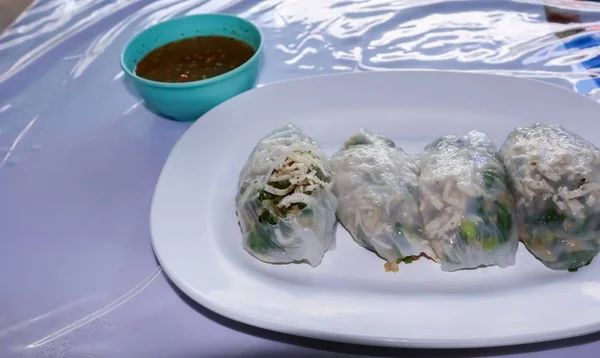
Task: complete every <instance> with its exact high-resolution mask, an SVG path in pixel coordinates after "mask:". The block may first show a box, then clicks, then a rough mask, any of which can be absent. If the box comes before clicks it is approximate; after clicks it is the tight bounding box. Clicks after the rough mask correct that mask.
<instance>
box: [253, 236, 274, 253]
mask: <svg viewBox="0 0 600 358" xmlns="http://www.w3.org/2000/svg"><path fill="white" fill-rule="evenodd" d="M263 234H264V233H263ZM248 244H249V245H250V249H252V251H255V252H259V253H263V254H264V253H265V252H267V251H269V250H270V249H271V246H272V245H271V243H270V242H269V240H268V239H266V238H264V237H263V236H262V235H261V234H259V232H258V231H253V232H252V234H250V237H249V238H248Z"/></svg>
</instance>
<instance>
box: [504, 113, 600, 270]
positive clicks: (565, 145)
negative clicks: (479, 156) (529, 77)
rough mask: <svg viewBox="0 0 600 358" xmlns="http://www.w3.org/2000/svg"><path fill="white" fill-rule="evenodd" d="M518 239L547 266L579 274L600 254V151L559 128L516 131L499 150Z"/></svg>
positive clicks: (548, 127) (552, 126) (537, 127)
mask: <svg viewBox="0 0 600 358" xmlns="http://www.w3.org/2000/svg"><path fill="white" fill-rule="evenodd" d="M500 157H501V159H502V161H503V163H504V166H505V167H506V170H507V172H508V175H509V177H510V186H511V190H512V192H513V194H514V198H515V201H516V212H517V218H518V225H519V236H520V238H521V240H522V241H523V242H524V243H525V245H526V246H527V248H528V249H529V251H531V253H533V255H534V256H535V257H536V258H538V259H539V260H540V261H541V262H542V263H544V264H545V265H546V266H548V267H550V268H552V269H556V270H576V269H578V268H579V267H582V266H584V265H587V264H589V263H590V261H591V260H592V259H593V258H594V256H595V255H596V254H597V253H598V249H599V238H600V151H599V150H598V148H596V146H594V145H593V144H592V143H590V142H588V141H586V140H585V139H583V138H581V137H580V136H578V135H576V134H574V133H571V132H569V131H567V130H565V129H564V128H562V127H560V126H557V125H546V124H534V125H532V126H530V127H519V128H517V129H515V130H514V131H513V132H512V133H511V134H510V135H509V136H508V138H507V139H506V141H505V142H504V145H503V146H502V148H501V150H500Z"/></svg>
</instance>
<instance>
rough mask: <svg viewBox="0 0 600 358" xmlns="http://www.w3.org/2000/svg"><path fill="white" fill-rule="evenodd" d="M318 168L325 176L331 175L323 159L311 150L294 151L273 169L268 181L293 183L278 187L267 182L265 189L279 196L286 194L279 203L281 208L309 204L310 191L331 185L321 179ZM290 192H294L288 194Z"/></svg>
mask: <svg viewBox="0 0 600 358" xmlns="http://www.w3.org/2000/svg"><path fill="white" fill-rule="evenodd" d="M317 170H320V171H321V173H323V175H324V176H325V177H329V175H330V174H329V172H328V171H327V170H326V169H325V166H324V165H323V161H322V160H321V159H320V158H319V157H317V156H316V155H314V154H313V153H312V152H311V151H310V150H299V151H293V152H291V153H290V154H289V155H288V156H287V157H286V158H285V160H284V161H282V162H281V163H280V164H279V165H278V166H277V167H276V168H275V169H274V170H273V173H272V174H271V177H270V178H269V180H268V182H281V181H285V180H288V181H289V182H290V184H291V185H290V186H289V187H287V188H286V189H276V188H273V187H272V186H271V185H268V184H267V185H265V188H264V190H265V191H267V192H269V193H271V194H274V195H277V196H285V197H284V198H283V199H281V201H280V202H279V203H278V204H277V206H278V207H280V208H288V207H290V205H292V204H299V203H302V204H306V205H309V204H310V203H311V199H312V198H311V197H310V195H309V194H310V193H312V192H313V191H315V190H316V189H317V188H320V187H327V186H329V185H330V184H328V183H326V182H325V181H323V180H321V179H319V177H318V176H317ZM292 192H293V193H292ZM290 193H292V194H291V195H288V194H290ZM306 193H309V194H306ZM286 195H287V196H286Z"/></svg>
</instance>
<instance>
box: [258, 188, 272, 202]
mask: <svg viewBox="0 0 600 358" xmlns="http://www.w3.org/2000/svg"><path fill="white" fill-rule="evenodd" d="M274 196H275V195H273V194H271V193H269V192H266V191H264V190H261V191H260V194H258V198H259V199H260V200H261V201H263V200H271V199H273V197H274Z"/></svg>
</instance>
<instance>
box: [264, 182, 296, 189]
mask: <svg viewBox="0 0 600 358" xmlns="http://www.w3.org/2000/svg"><path fill="white" fill-rule="evenodd" d="M269 185H270V186H272V187H273V188H275V189H287V188H288V187H289V186H290V185H292V183H290V181H289V180H283V181H272V182H270V183H269Z"/></svg>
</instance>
